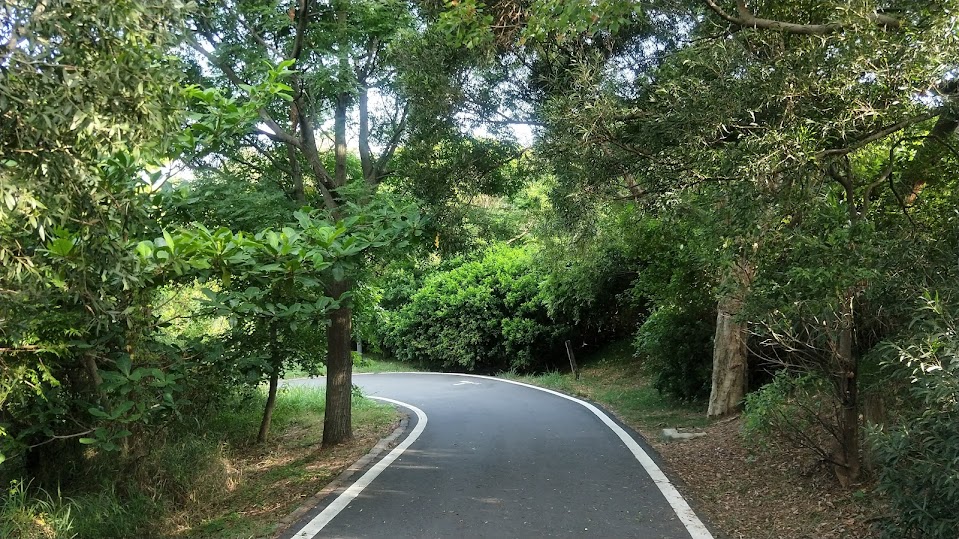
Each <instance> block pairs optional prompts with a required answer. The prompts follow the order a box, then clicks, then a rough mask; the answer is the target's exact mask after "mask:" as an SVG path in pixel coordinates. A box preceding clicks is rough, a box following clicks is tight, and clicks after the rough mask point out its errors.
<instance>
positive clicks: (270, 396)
mask: <svg viewBox="0 0 959 539" xmlns="http://www.w3.org/2000/svg"><path fill="white" fill-rule="evenodd" d="M282 361H283V358H281V357H280V352H279V347H278V346H277V344H276V321H273V322H270V364H271V365H272V366H273V372H271V373H270V389H269V392H268V393H267V396H266V407H265V408H264V409H263V420H262V421H260V433H259V434H257V436H256V441H257V442H258V443H261V444H262V443H263V442H265V441H266V437H267V435H268V434H269V433H270V423H271V422H272V421H273V409H274V408H275V407H276V390H277V386H279V383H280V364H281V363H282Z"/></svg>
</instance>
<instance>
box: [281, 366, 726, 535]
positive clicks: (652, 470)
mask: <svg viewBox="0 0 959 539" xmlns="http://www.w3.org/2000/svg"><path fill="white" fill-rule="evenodd" d="M391 374H439V375H445V376H449V375H447V374H444V373H424V372H419V373H391ZM455 376H469V377H472V378H483V379H486V380H495V381H498V382H503V383H507V384H515V385H518V386H523V387H528V388H532V389H535V390H537V391H544V392H546V393H551V394H553V395H556V396H557V397H562V398H564V399H566V400H569V401H573V402H575V403H577V404H579V405H580V406H583V407H584V408H586V409H587V410H589V411H590V412H593V414H594V415H595V416H596V417H598V418H599V419H600V421H602V422H603V423H605V424H606V426H607V427H609V429H610V430H611V431H613V433H614V434H616V436H619V439H620V440H622V441H623V443H624V444H626V447H627V448H628V449H629V450H630V451H631V452H632V453H633V456H634V457H636V460H638V461H639V463H640V464H641V465H642V466H643V469H645V470H646V473H647V474H649V477H650V478H652V480H653V483H655V484H656V486H657V487H658V488H659V491H660V492H662V493H663V496H664V497H665V498H666V501H667V502H669V505H670V507H672V508H673V511H674V512H675V513H676V516H678V517H679V520H680V522H682V523H683V526H685V527H686V531H687V532H689V535H690V537H691V538H692V539H713V535H712V534H711V533H709V530H708V529H706V525H705V524H703V523H702V521H701V520H699V517H697V516H696V513H695V512H693V509H692V507H690V506H689V503H687V502H686V500H685V499H684V498H683V496H682V494H680V493H679V491H678V490H676V487H674V486H673V484H672V483H670V482H669V478H667V477H666V474H664V473H663V471H662V470H660V469H659V466H657V465H656V462H654V461H653V459H652V458H650V456H649V454H648V453H646V451H644V450H643V448H642V447H640V445H639V444H638V443H636V440H634V439H633V437H632V436H630V435H629V434H628V433H627V432H626V431H625V430H623V428H622V427H620V426H619V425H617V424H616V422H615V421H613V420H612V419H611V418H610V417H609V416H608V415H606V414H605V413H603V412H602V411H601V410H600V409H599V408H597V407H595V406H593V405H592V404H590V403H588V402H586V401H582V400H579V399H577V398H576V397H570V396H569V395H565V394H563V393H560V392H559V391H553V390H552V389H546V388H542V387H537V386H534V385H530V384H524V383H523V382H516V381H514V380H505V379H503V378H494V377H492V376H482V375H479V374H456V375H455ZM404 406H408V405H404ZM411 408H412V407H411ZM297 537H299V536H297Z"/></svg>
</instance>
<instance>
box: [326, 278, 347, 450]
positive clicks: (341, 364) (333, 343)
mask: <svg viewBox="0 0 959 539" xmlns="http://www.w3.org/2000/svg"><path fill="white" fill-rule="evenodd" d="M351 288H352V283H351V282H349V281H348V280H345V279H344V280H341V281H334V282H333V284H332V285H330V290H329V295H330V296H331V297H333V298H334V299H337V300H341V301H345V299H344V298H343V295H344V294H345V293H347V292H349V290H350V289H351ZM352 319H353V310H352V309H351V308H350V307H349V306H348V305H345V304H344V305H341V306H340V307H339V308H338V309H336V310H335V311H333V313H332V314H331V315H330V325H329V327H328V328H327V331H326V342H327V352H326V415H325V417H324V418H323V447H330V446H333V445H336V444H339V443H342V442H345V441H347V440H349V439H350V438H352V437H353V422H352V404H353V358H352V355H351V352H352V347H351V346H350V337H351V334H352Z"/></svg>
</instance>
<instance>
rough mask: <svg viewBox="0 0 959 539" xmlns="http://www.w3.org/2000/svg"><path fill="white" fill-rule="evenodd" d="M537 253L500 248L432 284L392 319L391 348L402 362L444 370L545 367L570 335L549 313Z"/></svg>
mask: <svg viewBox="0 0 959 539" xmlns="http://www.w3.org/2000/svg"><path fill="white" fill-rule="evenodd" d="M539 280H540V277H539V275H538V274H537V273H536V272H535V271H534V270H533V269H532V265H531V257H530V254H529V253H528V252H527V251H525V250H523V249H521V248H515V247H508V246H497V247H493V248H491V249H489V250H488V251H486V252H485V253H484V255H483V256H482V257H481V258H480V259H478V260H475V261H471V262H466V263H463V264H462V265H460V266H458V267H456V268H454V269H451V270H449V271H443V272H438V273H435V274H433V275H430V276H429V277H427V279H426V281H425V283H424V284H423V286H422V287H421V288H420V289H419V290H418V291H417V292H416V293H414V294H413V296H412V298H411V300H410V302H409V303H408V304H407V305H405V306H404V307H402V308H401V309H400V310H399V311H398V312H397V313H396V314H395V316H394V317H393V319H392V321H391V326H392V327H391V328H390V331H389V336H388V339H387V341H388V346H389V348H390V350H391V351H392V352H393V353H394V355H395V356H396V357H397V358H398V359H400V360H403V361H424V362H426V363H427V364H428V365H429V366H431V367H433V368H438V369H445V370H462V371H469V372H490V373H491V372H497V371H503V370H511V369H515V370H532V369H536V368H542V367H543V366H545V365H547V364H548V363H549V360H550V352H551V351H552V350H554V349H561V348H560V347H561V346H562V334H563V328H562V327H561V326H558V325H556V324H554V323H553V322H552V321H551V320H550V318H549V317H548V315H547V314H546V307H545V305H544V304H543V301H542V299H541V297H540V295H539Z"/></svg>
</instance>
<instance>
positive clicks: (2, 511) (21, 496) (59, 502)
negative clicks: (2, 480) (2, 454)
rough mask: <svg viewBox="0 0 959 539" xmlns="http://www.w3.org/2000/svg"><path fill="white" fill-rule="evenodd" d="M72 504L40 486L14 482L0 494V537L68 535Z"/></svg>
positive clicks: (39, 538)
mask: <svg viewBox="0 0 959 539" xmlns="http://www.w3.org/2000/svg"><path fill="white" fill-rule="evenodd" d="M73 507H74V503H73V502H72V501H71V500H66V499H64V498H62V497H61V496H60V493H57V494H56V495H52V494H50V493H48V492H47V491H45V490H43V489H31V488H30V485H29V484H24V483H23V482H22V481H13V482H11V483H10V487H9V489H8V490H7V492H6V493H5V494H4V495H3V496H0V537H4V538H10V539H34V538H36V539H45V538H47V537H54V538H55V537H69V536H70V535H69V530H70V528H71V527H72V526H73V516H72V511H73Z"/></svg>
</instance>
